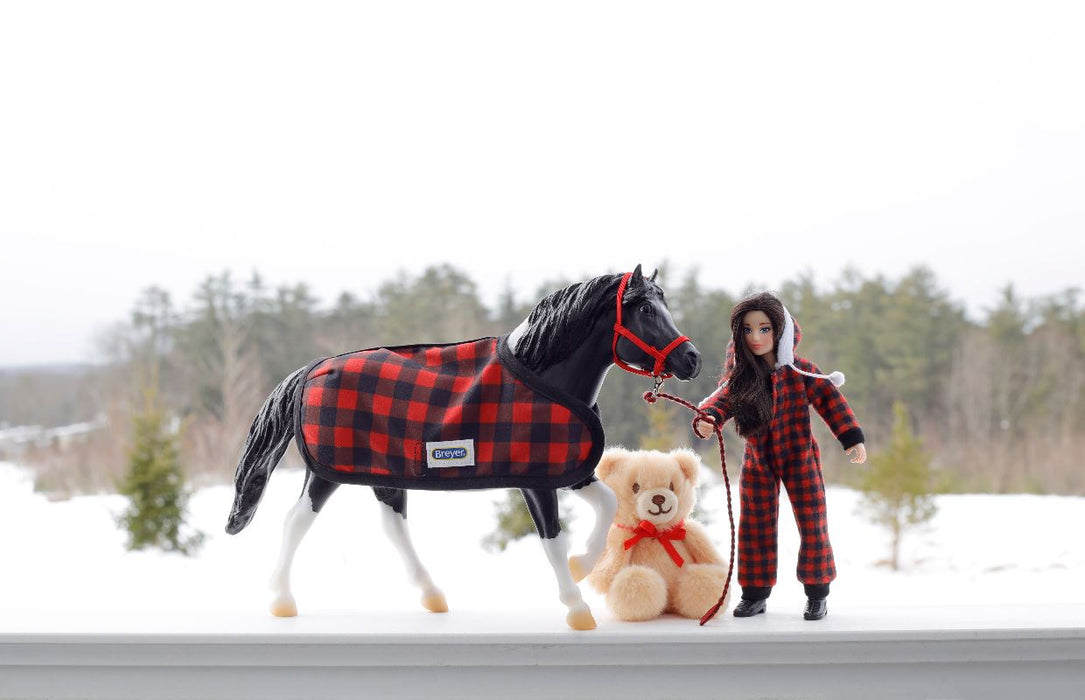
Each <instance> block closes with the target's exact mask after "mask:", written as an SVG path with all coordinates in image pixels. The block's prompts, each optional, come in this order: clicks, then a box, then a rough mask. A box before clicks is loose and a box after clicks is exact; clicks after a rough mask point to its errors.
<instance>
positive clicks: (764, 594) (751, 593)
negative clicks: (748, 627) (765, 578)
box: [734, 586, 772, 617]
mask: <svg viewBox="0 0 1085 700" xmlns="http://www.w3.org/2000/svg"><path fill="white" fill-rule="evenodd" d="M770 592H772V589H771V588H769V587H767V586H766V587H761V586H757V587H753V586H751V587H750V588H743V589H742V600H740V601H738V605H736V606H735V610H734V615H735V617H753V616H754V615H760V614H762V613H763V612H765V599H766V598H768V597H769V593H770Z"/></svg>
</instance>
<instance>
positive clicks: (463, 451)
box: [426, 440, 475, 469]
mask: <svg viewBox="0 0 1085 700" xmlns="http://www.w3.org/2000/svg"><path fill="white" fill-rule="evenodd" d="M426 466H428V467H429V468H430V469H441V468H443V467H473V466H475V441H474V440H445V441H444V442H427V443H426Z"/></svg>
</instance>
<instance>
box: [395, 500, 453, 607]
mask: <svg viewBox="0 0 1085 700" xmlns="http://www.w3.org/2000/svg"><path fill="white" fill-rule="evenodd" d="M381 524H382V525H383V526H384V534H386V535H388V539H390V540H392V544H394V545H395V546H396V549H397V550H399V556H400V557H402V558H403V563H404V564H405V565H406V567H407V576H409V577H410V579H411V583H413V584H414V585H415V586H416V587H418V588H419V589H420V590H421V591H422V605H423V606H424V607H425V608H426V609H427V610H429V611H431V612H448V603H447V602H445V595H444V593H442V592H441V589H439V588H437V586H435V585H433V580H432V579H430V577H429V572H428V571H426V567H424V566H422V561H421V560H420V559H419V558H418V553H417V552H415V551H414V545H413V544H412V543H411V533H410V531H408V529H407V519H406V518H405V517H403V516H402V515H400V514H399V513H397V512H395V511H394V510H393V509H392V506H390V505H388V504H387V503H381Z"/></svg>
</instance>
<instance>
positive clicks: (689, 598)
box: [671, 564, 731, 618]
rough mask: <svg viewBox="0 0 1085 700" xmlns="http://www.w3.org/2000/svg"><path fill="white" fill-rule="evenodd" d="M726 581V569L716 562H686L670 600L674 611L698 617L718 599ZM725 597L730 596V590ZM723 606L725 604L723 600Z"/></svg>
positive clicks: (685, 615)
mask: <svg viewBox="0 0 1085 700" xmlns="http://www.w3.org/2000/svg"><path fill="white" fill-rule="evenodd" d="M726 582H727V569H726V568H725V567H723V566H719V565H716V564H687V565H686V566H684V567H682V575H681V577H680V578H679V579H678V586H677V588H676V589H675V592H674V599H673V600H672V601H671V603H672V607H673V609H674V611H675V612H676V613H678V614H679V615H681V616H682V617H689V618H699V617H701V616H702V615H704V614H705V612H707V611H708V609H709V608H711V607H712V606H713V605H715V604H716V601H718V600H719V599H720V593H722V592H723V586H724V584H725V583H726ZM727 597H728V598H730V597H731V593H730V591H728V593H727ZM723 605H724V607H726V605H727V601H726V600H725V601H724V603H723Z"/></svg>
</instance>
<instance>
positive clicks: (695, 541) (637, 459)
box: [588, 447, 730, 620]
mask: <svg viewBox="0 0 1085 700" xmlns="http://www.w3.org/2000/svg"><path fill="white" fill-rule="evenodd" d="M700 465H701V461H700V459H699V458H698V457H697V454H696V453H695V452H693V451H692V450H688V449H678V450H671V451H670V452H666V453H664V452H657V451H654V450H651V451H638V452H631V451H629V450H626V449H622V448H620V447H618V448H611V449H609V450H607V451H606V452H604V453H603V457H602V459H600V461H599V465H598V466H597V467H596V469H595V474H596V476H597V477H599V479H601V480H602V481H603V482H604V483H605V484H607V485H608V486H609V487H610V488H611V489H613V490H614V493H615V494H616V495H617V497H618V513H617V515H616V516H615V518H614V523H613V524H612V525H611V526H610V532H609V533H608V534H607V544H606V550H605V551H604V552H603V556H602V557H601V558H600V560H599V563H598V564H597V565H596V567H595V568H594V569H593V570H592V572H591V574H590V576H589V578H588V580H589V581H590V582H591V584H592V585H593V586H594V587H595V589H596V590H598V591H599V592H600V593H604V594H606V600H607V605H608V606H610V609H611V611H612V612H613V613H614V614H615V615H616V616H617V617H618V618H620V619H622V620H650V619H652V618H655V617H658V616H659V615H661V614H663V613H665V612H673V613H677V614H678V615H681V616H683V617H689V618H699V617H701V615H703V614H704V613H705V612H706V611H707V610H708V609H709V608H711V607H712V606H713V605H714V604H715V603H716V601H717V600H719V597H720V592H721V591H722V590H723V585H724V582H725V580H726V578H727V567H726V565H725V564H724V562H723V560H722V559H721V558H720V555H719V553H717V552H716V549H715V547H713V546H712V543H711V541H710V540H709V539H708V536H707V535H706V534H705V530H704V528H703V527H702V526H701V525H700V524H699V523H696V522H692V521H689V520H686V519H685V518H686V516H688V515H689V513H690V511H691V510H692V509H693V504H694V501H695V499H696V484H697V471H698V469H699V468H700ZM728 597H730V594H729V593H728ZM726 603H727V601H724V605H726Z"/></svg>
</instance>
